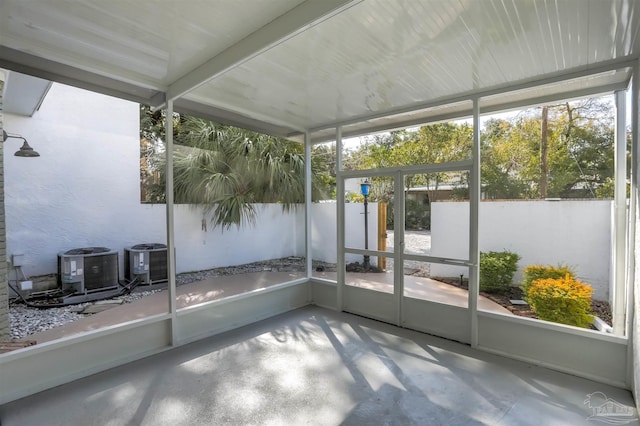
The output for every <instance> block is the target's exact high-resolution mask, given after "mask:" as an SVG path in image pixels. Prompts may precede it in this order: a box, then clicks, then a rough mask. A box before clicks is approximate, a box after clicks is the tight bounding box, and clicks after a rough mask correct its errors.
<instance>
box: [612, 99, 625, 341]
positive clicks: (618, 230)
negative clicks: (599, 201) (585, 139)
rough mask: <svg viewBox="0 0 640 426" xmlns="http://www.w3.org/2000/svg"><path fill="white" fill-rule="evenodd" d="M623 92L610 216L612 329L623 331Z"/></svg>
mask: <svg viewBox="0 0 640 426" xmlns="http://www.w3.org/2000/svg"><path fill="white" fill-rule="evenodd" d="M625 97H626V93H625V92H624V91H617V92H615V103H616V123H615V137H614V141H615V144H614V146H615V150H614V152H615V157H614V170H615V180H614V197H613V199H614V215H613V251H612V266H613V274H612V276H613V332H614V333H615V334H617V335H619V336H622V335H624V333H625V293H626V291H625V289H626V285H625V284H626V283H625V274H626V270H625V263H626V262H625V260H626V259H625V251H626V244H625V242H626V223H627V155H626V154H627V137H626V136H627V135H626V127H627V126H626V115H627V114H626V111H627V109H626V99H625Z"/></svg>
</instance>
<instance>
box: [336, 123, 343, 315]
mask: <svg viewBox="0 0 640 426" xmlns="http://www.w3.org/2000/svg"><path fill="white" fill-rule="evenodd" d="M336 174H337V179H336V218H337V220H336V223H337V225H338V235H337V241H338V248H337V250H336V253H337V256H338V258H337V259H336V265H337V271H336V272H337V273H336V276H337V281H338V282H337V283H336V306H337V308H338V311H342V310H344V297H343V292H344V282H345V260H344V245H345V237H344V220H345V218H344V178H343V176H342V128H341V127H337V128H336Z"/></svg>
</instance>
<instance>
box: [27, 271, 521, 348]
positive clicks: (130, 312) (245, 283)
mask: <svg viewBox="0 0 640 426" xmlns="http://www.w3.org/2000/svg"><path fill="white" fill-rule="evenodd" d="M323 276H324V278H328V279H333V280H335V279H336V273H335V272H333V273H332V272H328V273H325V274H323ZM298 278H303V274H302V273H301V272H270V271H265V272H254V273H248V274H238V275H226V276H220V277H215V278H209V279H207V280H204V281H196V282H193V283H190V284H185V285H182V286H179V287H178V288H177V289H176V290H177V307H178V309H180V308H184V307H187V306H194V305H198V304H201V303H206V302H209V301H212V300H217V299H222V298H224V297H229V296H234V295H238V294H242V293H247V292H251V291H256V290H259V289H264V288H268V287H271V286H274V285H277V284H280V283H283V282H287V281H292V280H295V279H298ZM347 284H348V285H355V286H358V287H362V288H369V289H372V290H376V291H382V292H387V293H392V292H393V273H380V274H375V273H366V274H363V273H351V274H347ZM167 294H168V293H167V292H166V291H162V292H159V293H155V294H152V295H150V296H145V297H143V298H141V299H139V300H137V301H135V302H132V303H124V304H121V305H113V307H111V308H110V309H107V310H104V311H101V312H98V313H96V314H94V315H91V316H87V317H84V318H82V319H80V320H77V321H74V322H71V323H68V324H65V325H64V326H61V327H57V328H52V329H50V330H46V331H42V332H39V333H35V334H33V335H31V336H28V337H26V338H25V339H24V340H35V341H36V342H37V343H43V342H49V341H52V340H56V339H59V338H61V337H66V336H72V335H74V334H78V333H81V332H85V331H91V330H98V329H101V328H104V327H108V326H112V325H116V324H122V323H124V322H127V321H132V320H136V319H141V318H146V317H149V316H151V315H157V314H162V313H166V312H168V311H169V300H168V298H167ZM405 296H407V297H413V298H417V299H423V300H430V301H433V302H439V303H445V304H449V305H455V306H460V307H466V306H467V292H466V291H465V290H463V289H460V288H457V287H454V286H451V285H447V284H444V283H441V282H439V281H435V280H432V279H429V278H420V277H414V276H410V275H407V276H405ZM478 306H479V307H480V309H484V310H488V311H492V312H499V313H503V314H511V313H510V312H509V311H508V310H507V309H505V308H503V307H502V306H500V305H498V304H497V303H494V302H492V301H490V300H488V299H486V298H484V297H480V298H479V300H478Z"/></svg>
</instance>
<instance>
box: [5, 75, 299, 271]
mask: <svg viewBox="0 0 640 426" xmlns="http://www.w3.org/2000/svg"><path fill="white" fill-rule="evenodd" d="M5 129H6V130H7V131H9V132H11V133H17V134H21V135H22V136H24V137H25V138H26V139H27V140H28V141H29V143H30V144H31V146H32V147H33V148H34V149H35V150H36V151H38V152H39V153H40V157H39V158H18V157H14V156H13V155H11V153H13V152H15V151H16V150H17V149H18V148H19V147H20V143H19V142H21V141H19V140H17V139H8V140H7V142H6V143H5V151H6V152H7V153H8V155H6V156H5V159H4V166H5V175H6V180H5V185H6V186H5V188H6V201H5V202H6V212H7V218H6V223H7V257H8V258H10V256H11V255H12V254H16V253H20V254H24V267H23V269H24V272H25V273H27V274H28V275H30V276H35V275H41V274H48V273H53V272H56V270H57V264H56V262H57V253H58V252H60V251H66V250H69V249H72V248H78V247H87V246H105V247H109V248H111V249H113V250H118V251H120V253H122V251H123V249H124V248H125V247H128V246H131V245H134V244H139V243H149V242H166V221H165V206H164V205H148V204H141V203H140V189H139V110H138V104H136V103H132V102H127V101H123V100H120V99H116V98H111V97H108V96H103V95H99V94H96V93H92V92H88V91H84V90H80V89H76V88H71V87H68V86H64V85H59V84H54V85H53V86H52V87H51V90H50V91H49V93H48V95H47V97H46V99H45V101H44V103H43V104H42V107H41V108H40V110H39V111H38V112H36V113H35V115H34V116H33V117H22V116H16V115H12V114H5ZM175 209H176V210H175V234H176V256H177V270H178V272H183V271H192V270H200V269H207V268H211V267H216V266H225V265H237V264H242V263H248V262H253V261H257V260H263V259H272V258H277V257H286V256H301V255H304V208H303V207H301V208H298V209H294V210H291V211H290V212H283V211H282V208H281V206H279V205H266V206H262V207H259V210H258V220H257V224H256V226H255V227H250V228H246V229H244V230H242V231H239V230H238V229H236V228H232V229H229V230H225V231H222V230H221V229H219V228H216V229H212V228H211V225H210V224H208V226H207V228H208V231H207V232H205V231H203V229H202V215H201V213H200V212H199V211H197V210H192V209H190V208H188V207H187V206H176V207H175ZM120 267H121V274H122V270H123V260H122V258H121V259H120Z"/></svg>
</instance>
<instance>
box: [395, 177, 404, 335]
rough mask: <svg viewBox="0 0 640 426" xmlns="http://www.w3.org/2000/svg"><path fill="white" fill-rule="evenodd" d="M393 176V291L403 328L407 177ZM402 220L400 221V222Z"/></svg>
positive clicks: (397, 323) (399, 320)
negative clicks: (405, 180)
mask: <svg viewBox="0 0 640 426" xmlns="http://www.w3.org/2000/svg"><path fill="white" fill-rule="evenodd" d="M392 176H393V191H394V197H393V209H394V212H393V234H394V237H393V239H394V247H393V291H394V293H395V295H396V325H398V326H399V327H400V326H402V322H403V319H404V318H403V312H402V298H403V296H404V246H405V244H404V227H405V221H404V217H405V186H404V178H405V175H404V174H403V173H402V172H398V173H395V174H393V175H392ZM398 218H400V220H398Z"/></svg>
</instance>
